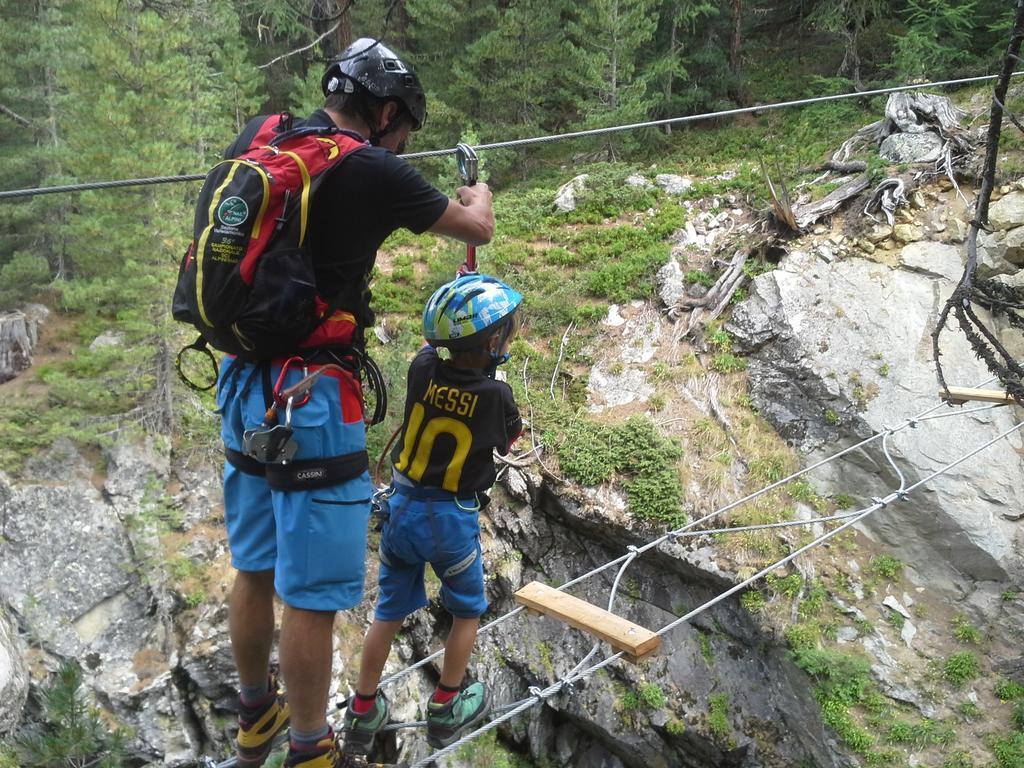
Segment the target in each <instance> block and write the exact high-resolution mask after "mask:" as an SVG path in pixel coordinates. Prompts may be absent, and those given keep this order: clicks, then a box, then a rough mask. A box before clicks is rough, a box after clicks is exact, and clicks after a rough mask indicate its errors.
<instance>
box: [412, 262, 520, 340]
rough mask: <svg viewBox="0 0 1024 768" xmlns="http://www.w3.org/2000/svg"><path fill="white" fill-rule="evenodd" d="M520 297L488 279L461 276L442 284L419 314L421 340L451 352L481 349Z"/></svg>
mask: <svg viewBox="0 0 1024 768" xmlns="http://www.w3.org/2000/svg"><path fill="white" fill-rule="evenodd" d="M522 300H523V295H522V294H521V293H519V292H518V291H516V290H514V289H512V288H510V287H509V286H507V285H505V283H503V282H501V280H498V279H497V278H495V277H491V276H489V275H480V274H469V275H462V276H461V277H457V278H455V279H454V280H452V281H451V282H450V283H445V284H444V285H442V286H441V287H440V288H438V289H437V290H436V291H434V295H433V296H431V297H430V300H429V301H428V302H427V306H426V308H425V309H424V310H423V337H424V338H425V339H426V340H427V341H428V342H429V343H430V344H431V346H435V347H448V348H449V349H453V350H466V349H473V348H474V347H479V346H483V344H484V342H485V341H486V340H487V337H488V336H489V335H490V334H492V333H494V331H495V330H496V329H497V328H498V327H500V326H501V324H502V323H503V322H504V321H506V320H508V319H509V318H510V317H511V316H512V315H513V314H514V313H515V311H516V309H517V308H518V307H519V304H520V303H521V302H522Z"/></svg>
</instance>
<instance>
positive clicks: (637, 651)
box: [515, 581, 661, 663]
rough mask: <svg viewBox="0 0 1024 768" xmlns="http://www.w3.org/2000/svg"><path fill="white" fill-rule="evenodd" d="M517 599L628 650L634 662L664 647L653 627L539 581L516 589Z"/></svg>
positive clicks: (630, 658)
mask: <svg viewBox="0 0 1024 768" xmlns="http://www.w3.org/2000/svg"><path fill="white" fill-rule="evenodd" d="M515 598H516V602H517V603H520V604H521V605H525V606H526V607H527V608H530V609H532V610H534V611H538V612H540V613H542V614H544V615H545V616H550V617H552V618H555V619H558V620H559V621H563V622H565V623H566V624H568V625H569V626H571V627H575V628H576V629H579V630H581V631H583V632H586V633H587V634H590V635H593V636H594V637H598V638H600V639H601V640H604V641H606V642H607V643H609V644H610V645H611V646H612V647H613V648H614V649H615V650H617V651H625V653H626V658H628V659H629V660H630V661H632V662H633V663H636V662H638V661H639V660H640V659H644V658H646V657H648V656H650V655H652V654H653V653H654V652H655V651H657V650H658V648H659V647H660V646H661V636H660V635H656V634H655V633H654V632H652V631H651V630H649V629H646V628H644V627H641V626H640V625H639V624H634V623H633V622H631V621H628V620H627V619H624V618H622V617H621V616H616V615H615V614H614V613H610V612H609V611H606V610H604V609H603V608H598V607H597V606H596V605H592V604H591V603H588V602H587V601H586V600H580V599H579V598H578V597H573V596H572V595H568V594H566V593H565V592H559V591H558V590H557V589H554V588H553V587H549V586H548V585H547V584H541V583H540V582H539V581H531V582H530V583H529V584H527V585H526V586H525V587H523V588H522V589H520V590H519V591H518V592H516V594H515Z"/></svg>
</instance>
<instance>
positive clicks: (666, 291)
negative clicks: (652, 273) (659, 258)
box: [656, 257, 686, 307]
mask: <svg viewBox="0 0 1024 768" xmlns="http://www.w3.org/2000/svg"><path fill="white" fill-rule="evenodd" d="M656 280H657V285H658V296H659V297H660V298H661V303H662V304H664V305H665V306H666V307H674V306H675V305H676V304H678V303H679V300H680V299H682V298H683V297H684V296H686V283H685V281H684V280H683V268H682V267H681V266H680V265H679V261H678V260H677V259H676V258H675V257H672V258H671V259H669V261H668V263H667V264H665V265H664V266H663V267H661V269H659V270H658V274H657V276H656Z"/></svg>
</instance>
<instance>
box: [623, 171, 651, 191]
mask: <svg viewBox="0 0 1024 768" xmlns="http://www.w3.org/2000/svg"><path fill="white" fill-rule="evenodd" d="M626 185H627V186H630V187H640V188H641V189H652V188H653V187H654V185H653V184H651V182H650V180H649V179H648V178H647V177H646V176H643V175H641V174H639V173H631V174H630V175H629V176H627V177H626Z"/></svg>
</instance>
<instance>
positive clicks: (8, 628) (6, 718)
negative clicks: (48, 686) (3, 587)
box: [0, 605, 29, 735]
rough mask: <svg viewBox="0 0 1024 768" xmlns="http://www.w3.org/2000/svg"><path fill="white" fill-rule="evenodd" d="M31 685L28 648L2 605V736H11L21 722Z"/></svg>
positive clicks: (0, 711)
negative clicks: (26, 654) (27, 655)
mask: <svg viewBox="0 0 1024 768" xmlns="http://www.w3.org/2000/svg"><path fill="white" fill-rule="evenodd" d="M28 685H29V676H28V665H27V664H26V663H25V649H24V647H23V644H22V642H21V638H20V637H19V636H18V630H17V627H16V626H15V623H14V621H13V619H12V617H11V616H10V615H8V613H7V611H5V610H4V607H3V605H0V735H4V734H7V733H10V732H11V731H12V730H14V729H15V728H16V727H17V726H18V723H19V722H20V721H21V712H22V709H23V708H24V706H25V699H26V698H27V697H28Z"/></svg>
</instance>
